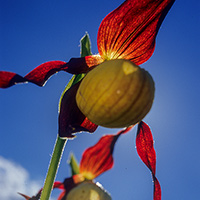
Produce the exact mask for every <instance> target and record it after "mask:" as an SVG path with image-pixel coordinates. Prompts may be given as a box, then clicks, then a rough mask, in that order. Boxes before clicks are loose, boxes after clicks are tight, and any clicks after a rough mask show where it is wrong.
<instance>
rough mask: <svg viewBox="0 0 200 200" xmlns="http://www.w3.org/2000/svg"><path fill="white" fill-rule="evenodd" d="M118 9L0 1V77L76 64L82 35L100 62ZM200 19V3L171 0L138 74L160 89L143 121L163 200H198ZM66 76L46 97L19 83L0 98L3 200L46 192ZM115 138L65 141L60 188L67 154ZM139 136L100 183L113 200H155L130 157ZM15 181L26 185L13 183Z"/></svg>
mask: <svg viewBox="0 0 200 200" xmlns="http://www.w3.org/2000/svg"><path fill="white" fill-rule="evenodd" d="M122 2H123V1H120V0H115V1H111V0H101V1H98V0H96V1H95V3H94V2H93V3H91V1H89V0H85V1H79V0H74V1H64V0H60V1H55V0H49V1H44V0H29V1H28V0H18V1H15V0H8V1H3V0H0V27H1V28H0V70H6V71H13V72H17V73H18V74H20V75H25V74H26V73H28V72H29V71H31V70H32V69H33V68H35V67H36V66H37V65H39V64H41V63H43V62H46V61H50V60H64V61H68V60H69V59H70V58H72V57H79V55H80V46H79V41H80V39H81V37H82V36H83V35H84V34H85V32H86V31H87V32H88V33H89V35H90V39H91V42H92V52H93V53H94V54H95V53H98V50H97V45H96V43H97V42H96V38H97V31H98V27H99V25H100V22H101V20H102V19H103V18H104V17H105V16H106V15H107V14H108V13H109V12H110V11H112V10H113V9H114V8H116V7H117V6H119V5H120V4H121V3H122ZM199 10H200V3H199V1H198V0H188V1H187V0H182V1H181V0H177V1H176V2H175V4H174V5H173V7H172V9H171V10H170V12H169V13H168V15H167V17H166V19H165V20H164V23H163V24H162V26H161V29H160V31H159V34H158V36H157V40H156V49H155V52H154V54H153V56H152V57H151V58H150V60H148V61H147V62H146V63H145V64H143V65H142V67H143V68H145V69H146V70H148V71H149V72H150V73H151V75H152V76H153V78H154V81H155V84H156V93H155V101H154V104H153V107H152V109H151V111H150V113H149V114H148V115H147V116H146V117H145V119H144V121H145V122H147V123H148V124H149V125H150V127H151V129H152V131H153V136H154V140H155V149H156V152H157V172H156V174H157V178H158V180H159V181H160V184H161V187H162V196H163V198H162V199H163V200H169V199H170V200H177V199H181V200H186V199H187V200H188V199H192V200H196V199H198V198H199V196H200V190H199V187H200V182H199V178H200V171H199V168H200V159H199V155H200V148H199V142H200V134H199V130H200V119H199V114H200V106H199V100H200V99H199V92H200V91H199V87H200V81H199V73H200V69H199V45H200V39H199V33H200V17H199ZM70 77H71V75H69V74H67V73H64V72H60V73H58V74H56V75H54V76H53V77H52V78H51V79H50V80H49V81H48V82H47V84H46V85H45V87H43V88H40V87H37V86H35V85H33V84H24V85H18V86H14V87H11V88H9V89H6V90H1V91H0V136H1V139H0V199H5V200H12V199H17V197H18V196H17V195H16V196H12V195H13V193H14V195H15V194H16V192H26V194H27V195H33V194H34V193H35V191H30V190H28V189H27V188H29V187H30V186H31V187H32V188H34V189H33V190H37V187H41V186H42V183H43V180H44V178H45V175H46V171H47V167H48V163H49V160H50V154H51V152H52V149H53V145H54V142H55V139H56V135H57V130H58V125H57V118H58V101H59V97H60V95H61V93H62V90H63V89H64V87H65V85H66V84H67V82H68V81H69V79H70ZM116 132H117V130H116V129H106V128H98V130H97V131H96V132H95V133H94V134H92V135H91V134H87V133H82V134H80V135H78V137H77V138H76V139H75V140H73V141H69V142H68V144H67V146H66V148H65V152H64V155H63V159H62V162H61V165H60V169H59V172H58V176H57V180H60V181H63V180H64V178H66V177H68V176H69V175H70V173H69V167H68V165H67V159H68V157H69V153H70V152H74V153H75V155H76V157H77V159H78V160H79V161H80V159H81V154H82V152H83V151H84V150H85V149H86V148H87V147H89V146H92V145H94V144H95V143H96V142H97V141H98V139H99V138H100V137H101V136H102V135H103V134H107V133H116ZM135 136H136V128H135V129H133V130H132V131H131V132H129V133H127V134H126V135H123V137H121V138H120V139H119V140H118V142H117V144H116V146H115V151H114V159H115V165H114V168H113V169H112V170H110V171H108V172H106V173H104V174H102V175H101V176H100V177H99V178H97V181H99V182H100V183H101V184H102V185H103V186H104V187H105V189H106V190H108V191H109V192H110V193H111V194H112V198H113V200H121V199H126V200H132V199H137V200H149V199H153V197H152V195H153V194H152V192H153V188H152V187H153V185H152V180H151V174H150V172H149V170H148V169H147V168H146V166H145V165H144V164H143V163H142V161H141V160H140V159H139V157H138V155H137V153H136V149H135ZM16 166H18V167H19V170H16V169H18V168H17V167H16ZM8 169H10V170H8ZM13 170H16V171H13ZM11 173H12V174H13V176H12V177H14V178H13V179H12V178H10V174H11ZM15 174H16V176H18V178H16V177H15V176H14V175H15ZM24 174H26V175H24ZM2 177H3V178H2ZM19 177H20V178H21V179H22V180H24V181H21V182H17V181H18V180H20V178H19ZM2 179H3V180H4V183H2V182H3V181H2V182H1V180H2ZM5 181H7V184H8V186H6V188H5V185H6V184H5ZM15 181H16V182H15ZM14 183H15V184H14ZM17 184H18V185H20V187H17ZM3 185H4V187H2V186H3ZM13 185H15V187H14V186H13ZM22 185H23V186H22ZM9 186H10V187H11V186H12V187H14V188H13V190H12V192H11V191H10V190H9ZM15 190H16V191H15ZM21 190H23V191H21ZM2 191H4V195H5V196H1V195H2V194H3V192H2ZM27 192H28V193H27ZM11 193H12V195H11ZM8 194H10V195H8ZM53 194H54V197H55V196H56V195H57V194H58V193H53Z"/></svg>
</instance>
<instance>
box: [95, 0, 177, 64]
mask: <svg viewBox="0 0 200 200" xmlns="http://www.w3.org/2000/svg"><path fill="white" fill-rule="evenodd" d="M174 1H175V0H145V1H142V0H126V1H125V2H124V3H123V4H122V5H121V6H119V7H118V8H117V9H115V10H114V11H112V12H111V13H110V14H108V15H107V16H106V17H105V18H104V19H103V21H102V23H101V25H100V27H99V31H98V37H97V44H98V49H99V53H100V55H101V56H102V57H103V58H105V59H128V60H131V61H132V62H134V63H135V64H137V65H140V64H142V63H144V62H145V61H147V60H148V59H149V58H150V57H151V55H152V54H153V51H154V46H155V38H156V35H157V32H158V30H159V28H160V25H161V23H162V21H163V20H164V18H165V16H166V14H167V12H168V11H169V9H170V8H171V6H172V4H173V3H174Z"/></svg>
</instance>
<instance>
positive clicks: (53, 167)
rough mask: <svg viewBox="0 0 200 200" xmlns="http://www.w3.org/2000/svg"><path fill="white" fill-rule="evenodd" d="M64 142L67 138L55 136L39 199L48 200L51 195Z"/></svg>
mask: <svg viewBox="0 0 200 200" xmlns="http://www.w3.org/2000/svg"><path fill="white" fill-rule="evenodd" d="M66 143H67V139H61V138H60V137H59V136H57V140H56V143H55V146H54V150H53V154H52V157H51V161H50V164H49V169H48V172H47V175H46V179H45V183H44V187H43V190H42V194H41V197H40V200H48V199H49V197H50V195H51V191H52V188H53V184H54V181H55V178H56V174H57V171H58V167H59V164H60V160H61V157H62V153H63V150H64V147H65V144H66Z"/></svg>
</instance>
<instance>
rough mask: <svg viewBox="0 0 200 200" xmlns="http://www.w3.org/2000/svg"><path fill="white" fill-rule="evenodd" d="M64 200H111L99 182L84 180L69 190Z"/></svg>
mask: <svg viewBox="0 0 200 200" xmlns="http://www.w3.org/2000/svg"><path fill="white" fill-rule="evenodd" d="M66 200H111V197H110V195H109V194H108V193H107V192H106V191H105V190H104V188H103V187H102V186H101V185H100V184H99V183H97V184H95V183H93V182H91V181H84V182H82V183H80V184H79V185H77V186H76V187H74V188H73V189H72V190H70V192H69V194H68V195H67V197H66Z"/></svg>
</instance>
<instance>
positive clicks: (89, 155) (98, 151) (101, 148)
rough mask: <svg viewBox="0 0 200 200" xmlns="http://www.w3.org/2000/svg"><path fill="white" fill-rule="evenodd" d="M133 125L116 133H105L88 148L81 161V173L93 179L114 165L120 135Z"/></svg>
mask: <svg viewBox="0 0 200 200" xmlns="http://www.w3.org/2000/svg"><path fill="white" fill-rule="evenodd" d="M131 128H132V127H128V128H126V129H124V130H122V131H120V132H118V133H117V134H116V135H105V136H103V137H101V139H100V140H99V141H98V143H97V144H95V145H94V146H92V147H90V148H88V149H86V150H85V151H84V153H83V155H82V159H81V162H80V173H81V174H82V175H83V176H84V177H85V178H86V179H89V180H92V179H94V178H96V177H97V176H99V175H100V174H102V173H103V172H105V171H107V170H109V169H111V168H112V166H113V156H112V154H113V150H114V145H115V143H116V141H117V139H118V137H119V136H120V135H121V134H123V133H126V132H128V131H129V130H130V129H131Z"/></svg>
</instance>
